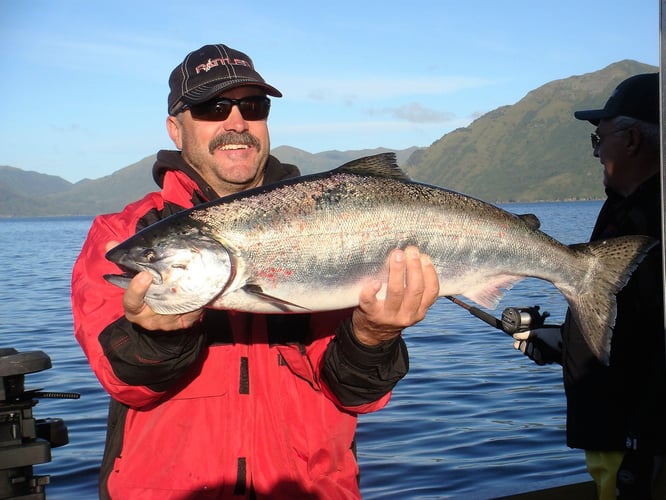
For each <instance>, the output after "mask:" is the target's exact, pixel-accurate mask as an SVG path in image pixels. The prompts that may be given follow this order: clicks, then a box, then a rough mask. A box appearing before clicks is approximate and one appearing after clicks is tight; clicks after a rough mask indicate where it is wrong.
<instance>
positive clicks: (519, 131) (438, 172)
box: [406, 60, 658, 201]
mask: <svg viewBox="0 0 666 500" xmlns="http://www.w3.org/2000/svg"><path fill="white" fill-rule="evenodd" d="M652 71H658V68H656V67H654V66H649V65H646V64H641V63H638V62H636V61H629V60H626V61H621V62H618V63H615V64H612V65H610V66H608V67H606V68H604V69H602V70H601V71H597V72H594V73H588V74H584V75H580V76H572V77H570V78H566V79H563V80H557V81H553V82H551V83H548V84H546V85H543V86H542V87H539V88H538V89H536V90H533V91H531V92H529V93H528V94H527V95H526V96H525V97H524V98H523V99H521V100H520V101H518V102H517V103H516V104H514V105H511V106H503V107H501V108H498V109H496V110H494V111H491V112H490V113H487V114H485V115H483V116H481V117H480V118H478V119H477V120H475V121H474V122H473V123H472V124H470V125H469V126H468V127H465V128H460V129H457V130H454V131H453V132H451V133H449V134H446V135H445V136H444V137H442V138H441V139H440V140H438V141H437V142H435V143H433V144H432V145H431V146H430V147H429V148H427V149H425V150H423V151H420V152H417V153H416V154H415V155H414V156H413V157H412V158H410V160H409V162H408V165H406V170H407V172H408V173H409V174H410V175H411V176H412V178H414V179H415V180H419V181H422V182H426V183H429V184H435V185H438V186H443V187H446V188H448V189H453V190H455V191H460V192H463V193H466V194H469V195H472V196H475V197H478V198H481V199H483V200H486V201H536V200H568V199H589V198H602V197H603V196H604V192H603V185H602V166H601V164H600V163H599V160H598V159H597V158H594V157H593V156H592V148H591V146H590V140H589V137H590V133H591V132H593V131H594V127H593V126H592V125H591V124H590V123H588V122H581V121H579V120H576V119H575V118H574V117H573V113H574V111H576V110H579V109H596V108H600V107H602V106H603V105H604V103H605V102H606V99H607V98H608V96H609V95H610V94H611V92H612V91H613V89H614V88H615V87H616V86H617V84H618V83H619V82H621V81H622V80H624V79H625V78H627V77H629V76H631V75H634V74H637V73H645V72H652Z"/></svg>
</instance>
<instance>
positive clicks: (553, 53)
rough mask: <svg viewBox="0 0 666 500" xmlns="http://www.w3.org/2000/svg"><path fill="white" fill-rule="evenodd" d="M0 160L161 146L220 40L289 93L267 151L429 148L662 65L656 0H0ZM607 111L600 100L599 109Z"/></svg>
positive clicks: (65, 160)
mask: <svg viewBox="0 0 666 500" xmlns="http://www.w3.org/2000/svg"><path fill="white" fill-rule="evenodd" d="M0 12H2V16H0V46H1V47H2V50H1V51H0V68H2V69H1V70H0V75H1V78H0V95H2V96H3V97H4V99H3V101H4V102H3V106H2V109H3V113H2V120H1V122H0V165H10V166H13V167H18V168H21V169H24V170H34V171H37V172H42V173H47V174H53V175H59V176H61V177H63V178H65V179H67V180H69V181H72V182H76V181H79V180H81V179H84V178H90V179H97V178H100V177H103V176H105V175H109V174H111V173H112V172H114V171H116V170H118V169H120V168H123V167H125V166H127V165H130V164H132V163H135V162H137V161H139V160H141V159H143V158H144V157H146V156H149V155H151V154H153V153H155V152H156V151H157V150H158V149H164V148H172V144H171V142H170V140H169V138H168V135H167V133H166V130H165V126H164V121H165V118H166V98H167V94H168V85H167V80H168V76H169V73H170V72H171V70H172V69H173V68H174V67H175V66H176V65H178V64H179V63H180V62H181V61H182V59H183V58H184V56H185V55H186V54H187V53H188V52H189V51H191V50H194V49H196V48H198V47H200V46H202V45H205V44H207V43H226V44H227V45H229V46H231V47H233V48H236V49H239V50H242V51H244V52H246V53H247V54H249V55H250V57H252V59H253V60H254V63H255V66H256V67H257V69H258V70H259V72H260V73H261V74H262V75H263V76H264V78H265V79H266V80H267V81H268V82H269V83H271V84H272V85H274V86H276V87H277V88H279V89H280V90H281V91H282V93H283V94H284V97H283V98H282V99H274V100H273V106H272V110H271V117H270V118H269V126H270V132H271V144H272V146H273V147H277V146H280V145H289V146H293V147H297V148H300V149H303V150H305V151H308V152H310V153H318V152H321V151H327V150H333V149H337V150H355V149H365V148H375V147H380V146H383V147H388V148H395V149H403V148H407V147H409V146H428V145H430V144H431V143H432V142H434V141H436V140H437V139H439V138H440V137H441V136H443V135H444V134H446V133H447V132H450V131H451V130H453V129H455V128H458V127H461V126H466V125H468V124H469V123H471V121H472V120H473V119H475V118H477V117H478V116H480V115H481V114H484V113H486V112H488V111H491V110H493V109H496V108H497V107H499V106H503V105H510V104H514V103H515V102H517V101H518V100H520V99H521V98H522V97H524V96H525V94H527V92H529V91H530V90H533V89H535V88H537V87H539V86H541V85H543V84H545V83H547V82H550V81H552V80H556V79H560V78H567V77H569V76H572V75H579V74H583V73H589V72H593V71H597V70H599V69H602V68H604V67H605V66H607V65H608V64H611V63H613V62H617V61H620V60H622V59H634V60H637V61H640V62H643V63H648V64H654V65H658V63H659V1H658V0H639V1H637V2H628V1H626V0H585V1H583V2H581V1H580V0H558V1H549V2H546V1H544V0H541V1H539V0H504V1H498V0H465V1H451V0H430V1H425V0H411V1H409V2H391V1H390V0H389V1H386V0H383V1H365V2H364V1H360V0H356V1H348V0H339V1H337V2H313V1H312V0H308V1H289V0H284V1H282V2H275V1H268V0H254V1H253V2H227V1H221V0H218V1H196V0H195V1H192V2H185V1H179V2H171V1H168V0H160V1H153V0H145V1H142V0H135V1H132V2H129V1H127V0H114V1H113V2H93V1H90V0H30V1H16V0H0ZM600 104H603V103H600Z"/></svg>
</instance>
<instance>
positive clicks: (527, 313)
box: [501, 306, 550, 335]
mask: <svg viewBox="0 0 666 500" xmlns="http://www.w3.org/2000/svg"><path fill="white" fill-rule="evenodd" d="M548 316H550V313H549V312H547V311H544V312H543V313H540V312H539V306H533V307H507V308H506V309H504V311H502V319H501V329H502V331H504V332H506V333H508V334H509V335H513V334H514V333H519V332H526V331H527V330H534V329H536V328H541V327H542V326H543V325H544V324H545V322H546V318H547V317H548Z"/></svg>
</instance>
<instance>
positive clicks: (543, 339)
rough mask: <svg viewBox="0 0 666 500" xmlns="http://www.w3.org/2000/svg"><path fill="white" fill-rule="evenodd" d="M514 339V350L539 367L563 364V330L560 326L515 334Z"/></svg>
mask: <svg viewBox="0 0 666 500" xmlns="http://www.w3.org/2000/svg"><path fill="white" fill-rule="evenodd" d="M513 338H514V339H515V340H514V342H513V348H514V349H517V350H519V351H520V352H522V353H523V354H524V355H525V356H527V357H528V358H530V359H531V360H532V361H534V362H535V363H536V364H537V365H545V364H548V363H559V364H562V329H561V328H560V327H559V326H546V327H544V328H537V329H535V330H527V331H525V332H518V333H514V334H513Z"/></svg>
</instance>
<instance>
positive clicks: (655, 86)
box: [574, 73, 659, 125]
mask: <svg viewBox="0 0 666 500" xmlns="http://www.w3.org/2000/svg"><path fill="white" fill-rule="evenodd" d="M574 116H575V117H576V118H578V119H579V120H587V121H589V122H591V123H592V124H594V125H599V121H600V120H604V119H608V118H615V117H616V116H628V117H630V118H635V119H636V120H642V121H645V122H649V123H656V124H658V123H659V73H644V74H641V75H635V76H632V77H629V78H627V79H626V80H624V81H623V82H622V83H620V84H619V85H618V86H617V87H616V88H615V90H614V91H613V93H612V94H611V96H610V97H609V98H608V101H607V102H606V105H605V106H604V109H588V110H585V111H576V112H575V113H574Z"/></svg>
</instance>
